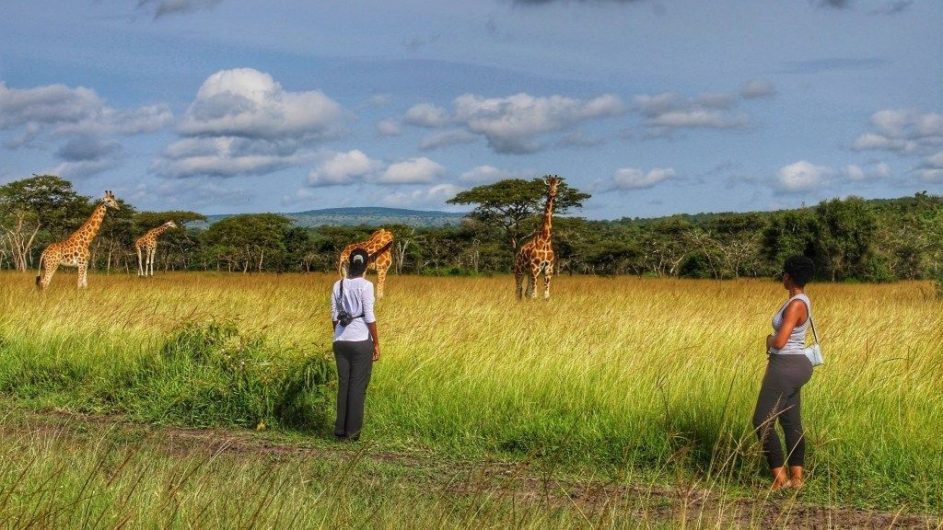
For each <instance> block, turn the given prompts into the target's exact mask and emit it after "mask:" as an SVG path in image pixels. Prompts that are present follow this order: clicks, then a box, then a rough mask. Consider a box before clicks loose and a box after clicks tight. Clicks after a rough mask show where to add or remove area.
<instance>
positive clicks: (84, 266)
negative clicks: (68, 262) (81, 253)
mask: <svg viewBox="0 0 943 530" xmlns="http://www.w3.org/2000/svg"><path fill="white" fill-rule="evenodd" d="M78 283H79V284H78V288H79V289H84V288H86V287H88V263H86V262H84V261H80V262H79V280H78Z"/></svg>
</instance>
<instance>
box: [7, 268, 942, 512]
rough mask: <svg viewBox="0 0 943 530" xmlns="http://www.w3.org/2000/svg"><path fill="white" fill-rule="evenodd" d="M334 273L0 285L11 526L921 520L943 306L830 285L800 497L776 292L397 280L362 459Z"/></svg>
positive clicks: (725, 286)
mask: <svg viewBox="0 0 943 530" xmlns="http://www.w3.org/2000/svg"><path fill="white" fill-rule="evenodd" d="M333 280H334V277H333V276H330V275H318V274H308V275H298V274H290V275H274V274H273V275H266V274H255V275H235V274H222V273H221V274H214V273H169V274H159V275H158V276H156V277H154V278H150V279H138V278H135V277H132V276H125V275H101V274H98V275H92V276H91V277H90V279H89V287H88V289H86V290H83V291H77V290H76V289H75V276H74V275H70V274H68V273H63V272H60V273H59V274H57V276H56V278H55V279H54V281H53V284H52V286H51V287H50V288H49V289H48V290H47V291H46V292H42V293H41V292H38V291H37V290H36V289H35V287H34V285H33V276H32V275H25V274H17V273H3V274H0V393H2V398H0V403H3V406H4V407H3V408H4V412H3V413H2V414H0V440H2V444H0V526H3V527H72V526H81V527H92V528H96V527H104V528H111V527H126V528H139V527H148V528H150V527H154V526H158V527H265V528H288V527H299V528H304V527H330V528H336V527H368V528H386V527H389V528H399V527H415V528H438V527H486V528H491V527H493V528H506V527H518V528H548V527H560V528H569V527H581V526H589V527H596V528H609V527H654V528H675V527H694V528H698V527H711V528H728V527H760V528H769V527H810V526H816V527H820V528H827V527H883V528H887V527H920V528H939V527H940V525H941V522H940V521H941V519H940V516H941V515H943V436H941V434H940V433H941V432H943V302H941V301H940V300H939V299H938V298H937V295H936V291H935V289H934V287H933V285H932V284H930V283H920V282H908V283H894V284H885V285H863V284H812V285H810V288H809V289H808V292H809V293H810V296H811V297H812V299H813V301H814V303H815V315H816V326H817V328H818V330H819V333H820V336H821V339H822V344H823V350H824V352H825V356H826V364H825V365H823V366H821V367H818V368H816V369H815V373H814V375H813V378H812V381H811V382H810V383H809V384H808V385H806V387H805V388H804V389H803V396H802V399H803V418H804V423H805V425H806V435H807V437H808V443H809V452H808V455H807V466H808V471H809V477H808V482H807V485H806V486H805V488H804V489H803V490H801V491H798V492H797V491H787V492H779V493H775V494H770V493H768V492H767V490H766V488H765V485H766V484H767V482H768V479H767V476H766V473H765V470H764V469H763V468H764V465H763V462H762V458H761V456H760V454H759V448H758V444H757V442H756V440H755V436H754V435H753V433H752V426H751V425H750V418H751V416H752V412H753V406H754V404H755V399H756V394H757V391H758V388H759V385H760V380H761V378H762V375H763V370H764V368H765V363H766V356H765V353H764V348H763V346H764V338H765V335H766V334H767V333H769V331H770V323H769V322H770V318H771V315H772V313H773V312H774V311H775V310H776V309H777V307H778V305H779V304H780V303H781V302H782V301H783V300H785V297H786V295H785V291H783V289H782V287H781V286H780V285H779V284H777V283H775V282H773V281H769V280H737V281H701V280H669V279H655V278H633V277H614V278H604V277H581V276H573V277H568V276H564V277H558V278H556V279H555V280H554V285H553V292H552V298H551V299H550V300H549V301H545V300H536V301H530V300H527V301H518V300H516V299H515V298H514V295H513V288H512V284H513V281H512V280H511V278H510V277H508V276H497V277H482V278H430V277H412V276H392V277H390V278H389V279H388V283H387V289H386V291H387V296H386V297H385V298H384V299H382V300H380V301H379V302H378V305H377V316H378V319H379V326H380V336H381V344H382V352H383V357H382V359H381V361H380V362H379V363H378V364H376V365H375V367H374V372H373V379H372V381H371V384H370V388H369V390H368V397H367V418H366V423H365V429H364V436H363V439H362V440H361V441H360V442H359V443H356V444H351V443H344V444H339V443H336V442H334V441H333V440H332V439H331V422H332V420H333V400H334V395H333V393H334V391H335V388H336V387H335V386H334V385H335V379H334V373H333V370H334V367H333V357H332V355H331V342H330V340H331V338H330V322H329V311H328V309H329V299H328V295H327V293H328V292H329V287H330V284H331V282H332V281H333Z"/></svg>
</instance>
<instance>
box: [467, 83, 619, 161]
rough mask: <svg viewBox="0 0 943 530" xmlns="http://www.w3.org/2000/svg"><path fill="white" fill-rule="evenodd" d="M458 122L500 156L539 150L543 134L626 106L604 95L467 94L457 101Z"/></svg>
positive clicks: (602, 115)
mask: <svg viewBox="0 0 943 530" xmlns="http://www.w3.org/2000/svg"><path fill="white" fill-rule="evenodd" d="M454 106H455V120H456V121H457V122H460V123H462V124H463V125H464V126H465V127H466V128H467V129H468V130H470V131H471V132H473V133H476V134H480V135H482V136H484V137H485V138H486V139H487V140H488V145H490V146H491V148H492V149H493V150H494V151H496V152H498V153H514V154H521V153H531V152H534V151H537V150H539V149H540V145H538V144H537V141H536V137H537V136H538V135H540V134H545V133H553V132H560V131H565V130H568V129H572V128H574V127H575V126H577V125H578V124H580V123H582V122H584V121H587V120H593V119H599V118H605V117H611V116H617V115H619V114H621V113H622V112H624V110H625V107H624V105H623V103H622V100H620V99H619V98H618V97H616V96H613V95H610V94H605V95H602V96H598V97H595V98H593V99H589V100H580V99H574V98H568V97H563V96H549V97H534V96H531V95H529V94H525V93H520V94H515V95H513V96H508V97H504V98H484V97H481V96H476V95H473V94H465V95H463V96H459V97H458V98H456V99H455V102H454Z"/></svg>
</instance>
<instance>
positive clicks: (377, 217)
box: [189, 207, 465, 228]
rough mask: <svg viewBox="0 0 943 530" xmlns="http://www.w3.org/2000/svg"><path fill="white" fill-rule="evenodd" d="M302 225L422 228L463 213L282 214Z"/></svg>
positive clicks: (456, 219) (452, 221) (457, 220)
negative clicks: (395, 225) (397, 225)
mask: <svg viewBox="0 0 943 530" xmlns="http://www.w3.org/2000/svg"><path fill="white" fill-rule="evenodd" d="M233 215H234V214H223V215H208V216H207V222H206V223H193V224H191V225H189V226H194V227H199V226H200V225H203V226H208V225H210V224H213V223H215V222H217V221H221V220H223V219H226V218H227V217H232V216H233ZM279 215H284V216H285V217H287V218H289V219H291V220H292V221H294V222H295V224H296V225H298V226H302V227H314V226H357V225H369V226H383V225H394V224H399V225H407V226H415V227H421V228H427V227H439V226H448V225H459V224H461V222H462V217H464V216H465V214H464V213H461V212H458V213H456V212H437V211H423V210H404V209H401V208H379V207H364V208H326V209H323V210H308V211H306V212H294V213H281V214H279Z"/></svg>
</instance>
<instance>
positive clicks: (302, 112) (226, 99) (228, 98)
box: [177, 68, 343, 139]
mask: <svg viewBox="0 0 943 530" xmlns="http://www.w3.org/2000/svg"><path fill="white" fill-rule="evenodd" d="M342 118H343V110H342V109H341V106H340V105H338V104H337V103H336V102H335V101H334V100H332V99H331V98H329V97H327V96H326V95H324V94H323V93H322V92H320V91H317V90H314V91H308V92H288V91H285V90H284V89H283V88H282V86H281V85H280V84H278V83H277V82H275V80H274V79H272V76H270V75H269V74H266V73H264V72H260V71H258V70H254V69H252V68H236V69H233V70H221V71H219V72H216V73H215V74H213V75H211V76H210V77H208V78H207V79H206V81H204V82H203V85H202V86H201V87H200V90H199V91H198V92H197V96H196V100H195V101H194V102H193V103H192V104H191V105H190V108H189V109H187V112H186V114H184V116H183V118H182V119H181V121H180V123H179V124H178V126H177V129H178V130H179V131H180V133H181V134H183V135H186V136H242V137H246V138H269V139H274V138H287V137H292V138H306V139H321V138H326V137H331V136H334V135H335V134H336V133H337V132H338V130H339V128H340V125H341V120H342Z"/></svg>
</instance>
